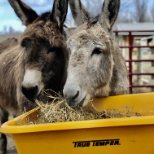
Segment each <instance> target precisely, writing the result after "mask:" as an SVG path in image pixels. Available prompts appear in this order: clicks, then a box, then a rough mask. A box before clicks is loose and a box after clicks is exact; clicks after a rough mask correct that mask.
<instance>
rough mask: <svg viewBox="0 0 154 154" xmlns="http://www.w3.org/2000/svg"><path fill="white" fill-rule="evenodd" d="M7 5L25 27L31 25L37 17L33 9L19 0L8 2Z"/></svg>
mask: <svg viewBox="0 0 154 154" xmlns="http://www.w3.org/2000/svg"><path fill="white" fill-rule="evenodd" d="M9 3H10V5H11V6H12V8H13V9H14V11H15V13H16V14H17V16H18V17H19V18H20V19H21V21H22V23H23V25H25V26H27V25H29V24H31V23H32V22H33V21H34V20H35V19H36V18H37V17H38V15H37V13H36V12H35V11H34V10H33V9H31V8H30V7H29V6H28V5H26V4H25V3H24V2H22V1H20V0H9Z"/></svg>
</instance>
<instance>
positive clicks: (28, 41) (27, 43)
mask: <svg viewBox="0 0 154 154" xmlns="http://www.w3.org/2000/svg"><path fill="white" fill-rule="evenodd" d="M21 46H22V47H25V48H28V47H31V39H30V38H28V37H27V38H24V39H23V40H22V41H21Z"/></svg>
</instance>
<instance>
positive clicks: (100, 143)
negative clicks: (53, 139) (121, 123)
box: [73, 139, 120, 148]
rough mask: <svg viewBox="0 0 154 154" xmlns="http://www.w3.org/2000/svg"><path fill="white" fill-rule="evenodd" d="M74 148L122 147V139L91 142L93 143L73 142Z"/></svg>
mask: <svg viewBox="0 0 154 154" xmlns="http://www.w3.org/2000/svg"><path fill="white" fill-rule="evenodd" d="M73 144H74V148H81V147H90V146H93V147H94V146H107V145H120V139H106V140H91V141H76V142H73Z"/></svg>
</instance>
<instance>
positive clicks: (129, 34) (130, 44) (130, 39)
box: [114, 30, 154, 93]
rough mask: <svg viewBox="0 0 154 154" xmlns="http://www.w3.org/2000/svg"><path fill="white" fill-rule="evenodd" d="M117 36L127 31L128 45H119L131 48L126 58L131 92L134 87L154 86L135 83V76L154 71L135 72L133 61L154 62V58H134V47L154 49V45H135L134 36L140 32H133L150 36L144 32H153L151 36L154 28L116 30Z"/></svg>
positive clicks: (153, 34) (153, 86)
mask: <svg viewBox="0 0 154 154" xmlns="http://www.w3.org/2000/svg"><path fill="white" fill-rule="evenodd" d="M114 33H115V35H116V37H119V36H123V35H122V34H120V33H127V34H125V36H127V37H128V45H119V47H120V48H121V49H124V48H125V49H128V50H129V56H128V57H129V59H126V62H127V63H128V66H129V70H128V71H129V83H130V87H129V92H130V93H133V88H143V87H146V88H154V85H151V84H149V85H137V84H133V76H142V75H148V76H149V75H154V71H153V72H152V73H141V72H133V63H134V62H136V63H143V62H154V59H133V49H134V48H139V49H141V48H151V49H154V46H149V45H147V46H145V45H144V46H136V45H134V37H135V36H139V35H138V34H133V33H142V34H141V36H142V37H143V36H149V35H147V34H144V33H151V34H152V35H151V36H154V30H150V31H149V30H145V31H143V30H138V31H137V30H134V31H133V30H131V31H129V30H121V31H114Z"/></svg>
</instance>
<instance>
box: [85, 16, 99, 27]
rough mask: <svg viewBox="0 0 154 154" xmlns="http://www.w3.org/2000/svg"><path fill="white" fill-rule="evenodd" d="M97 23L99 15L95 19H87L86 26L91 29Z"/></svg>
mask: <svg viewBox="0 0 154 154" xmlns="http://www.w3.org/2000/svg"><path fill="white" fill-rule="evenodd" d="M98 21H99V14H98V15H97V16H96V17H91V18H88V26H89V27H91V26H93V25H94V24H96V23H97V22H98Z"/></svg>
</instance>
